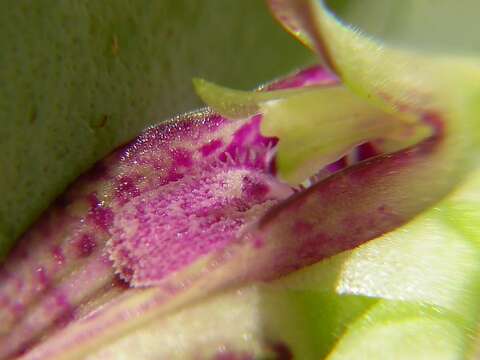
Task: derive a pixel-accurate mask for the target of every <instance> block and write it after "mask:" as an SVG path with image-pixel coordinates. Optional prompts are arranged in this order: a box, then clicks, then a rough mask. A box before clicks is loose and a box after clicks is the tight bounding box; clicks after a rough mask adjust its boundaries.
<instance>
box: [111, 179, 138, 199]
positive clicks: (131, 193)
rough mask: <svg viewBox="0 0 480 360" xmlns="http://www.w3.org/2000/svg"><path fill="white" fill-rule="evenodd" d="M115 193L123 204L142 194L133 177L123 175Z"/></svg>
mask: <svg viewBox="0 0 480 360" xmlns="http://www.w3.org/2000/svg"><path fill="white" fill-rule="evenodd" d="M115 195H116V198H117V200H118V202H119V203H120V205H123V204H125V203H126V202H128V201H130V200H131V199H133V198H134V197H137V196H138V195H140V190H139V189H138V187H137V185H136V184H135V180H134V179H132V177H130V176H122V177H121V178H120V179H119V180H118V181H117V184H116V186H115Z"/></svg>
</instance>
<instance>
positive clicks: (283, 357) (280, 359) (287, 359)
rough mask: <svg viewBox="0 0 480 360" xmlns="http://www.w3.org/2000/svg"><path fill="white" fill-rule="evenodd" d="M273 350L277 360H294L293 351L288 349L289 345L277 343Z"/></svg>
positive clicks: (273, 345)
mask: <svg viewBox="0 0 480 360" xmlns="http://www.w3.org/2000/svg"><path fill="white" fill-rule="evenodd" d="M270 347H271V349H272V350H273V352H274V354H275V360H291V359H293V353H292V350H290V348H289V347H288V345H287V344H285V343H281V342H277V343H274V344H272V345H271V346H270Z"/></svg>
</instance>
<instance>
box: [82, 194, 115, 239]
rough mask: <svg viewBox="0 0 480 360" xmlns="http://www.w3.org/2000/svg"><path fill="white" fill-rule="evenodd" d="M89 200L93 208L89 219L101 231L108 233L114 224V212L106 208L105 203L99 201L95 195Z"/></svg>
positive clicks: (90, 196)
mask: <svg viewBox="0 0 480 360" xmlns="http://www.w3.org/2000/svg"><path fill="white" fill-rule="evenodd" d="M88 200H89V202H90V206H91V208H90V211H89V214H88V219H89V220H90V221H91V222H92V223H93V224H94V225H96V226H97V227H99V228H100V229H102V230H104V231H107V230H108V229H109V228H110V227H111V225H112V222H113V212H112V210H111V209H110V208H108V207H105V206H104V204H103V202H101V201H99V200H98V198H97V195H96V194H95V193H92V194H90V195H89V197H88Z"/></svg>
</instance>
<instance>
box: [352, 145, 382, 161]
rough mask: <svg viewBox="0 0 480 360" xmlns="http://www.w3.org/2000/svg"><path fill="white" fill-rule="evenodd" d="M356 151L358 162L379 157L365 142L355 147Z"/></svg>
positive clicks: (376, 151)
mask: <svg viewBox="0 0 480 360" xmlns="http://www.w3.org/2000/svg"><path fill="white" fill-rule="evenodd" d="M356 151H357V160H358V161H363V160H366V159H370V158H372V157H374V156H377V155H380V152H379V151H378V150H377V149H376V148H375V146H374V145H373V144H372V143H370V142H366V143H363V144H361V145H359V146H357V148H356Z"/></svg>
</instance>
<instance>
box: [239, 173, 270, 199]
mask: <svg viewBox="0 0 480 360" xmlns="http://www.w3.org/2000/svg"><path fill="white" fill-rule="evenodd" d="M242 182H243V184H242V192H243V193H244V194H245V195H246V196H247V197H248V198H251V199H256V200H261V199H265V198H266V196H267V194H268V192H269V191H270V187H269V186H268V184H266V183H265V182H262V181H261V180H260V179H258V178H254V177H252V176H248V175H247V176H245V177H244V178H243V180H242Z"/></svg>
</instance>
